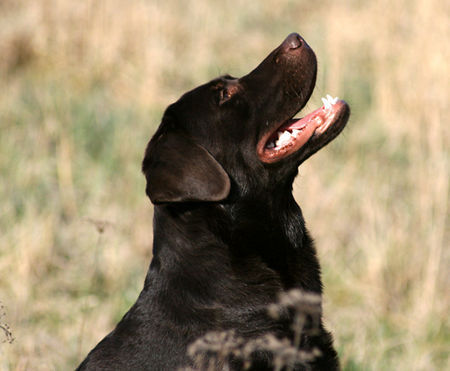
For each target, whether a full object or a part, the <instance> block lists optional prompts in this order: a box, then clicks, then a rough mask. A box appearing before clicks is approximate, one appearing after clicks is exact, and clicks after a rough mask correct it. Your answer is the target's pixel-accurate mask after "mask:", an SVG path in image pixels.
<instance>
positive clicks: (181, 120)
mask: <svg viewBox="0 0 450 371" xmlns="http://www.w3.org/2000/svg"><path fill="white" fill-rule="evenodd" d="M316 72H317V62H316V57H315V55H314V52H313V51H312V49H311V48H310V47H309V46H308V44H307V43H306V42H305V41H304V40H303V39H302V38H301V37H300V36H299V35H298V34H291V35H289V36H288V37H287V38H286V39H285V40H284V41H283V43H282V44H281V45H280V46H279V47H278V48H276V49H275V50H274V51H273V52H272V53H270V54H269V56H268V57H267V58H266V59H265V60H264V61H263V62H262V63H261V64H260V65H259V66H258V67H257V68H256V69H255V70H253V71H252V72H251V73H249V74H248V75H246V76H244V77H241V78H239V79H238V78H234V77H231V76H228V75H227V76H222V77H219V78H217V79H215V80H212V81H210V82H209V83H207V84H205V85H201V86H199V87H198V88H196V89H194V90H191V91H189V92H188V93H186V94H184V95H183V96H182V97H181V98H180V99H179V100H178V101H177V102H175V103H173V104H172V105H170V106H169V107H168V108H167V110H166V112H165V113H164V117H163V119H162V122H161V125H160V127H159V128H158V130H157V132H156V133H155V135H154V136H153V138H152V139H151V141H150V143H149V145H148V147H147V150H146V153H145V158H144V162H143V172H144V174H145V176H146V178H147V194H148V195H149V197H150V199H151V201H152V202H153V203H156V204H157V203H165V202H197V201H222V200H225V199H227V198H228V197H236V196H238V197H241V198H242V197H246V196H249V197H251V196H252V195H253V196H254V195H258V194H260V193H261V192H264V194H267V192H280V191H283V190H284V189H286V188H287V189H289V191H290V188H291V185H292V182H293V180H294V177H295V175H296V174H297V168H298V166H299V165H300V164H301V163H302V162H303V161H305V160H306V159H307V158H308V157H309V156H311V155H312V154H313V153H315V152H316V151H318V150H319V149H320V148H322V147H323V146H325V145H326V144H327V143H329V142H330V141H331V140H332V139H334V138H335V137H336V136H337V135H338V134H339V133H340V131H341V130H342V129H343V128H344V126H345V124H346V122H347V120H348V117H349V114H350V110H349V107H348V105H347V104H346V103H345V102H344V101H342V100H337V98H335V99H333V98H331V97H329V96H328V97H327V99H324V106H323V107H320V108H319V109H317V110H315V111H314V112H312V113H310V114H308V115H307V116H305V117H303V118H302V119H294V118H293V117H294V115H295V114H296V113H297V112H298V111H299V110H300V109H302V108H303V107H304V105H305V104H306V103H307V101H308V99H309V97H310V96H311V94H312V91H313V89H314V85H315V80H316Z"/></svg>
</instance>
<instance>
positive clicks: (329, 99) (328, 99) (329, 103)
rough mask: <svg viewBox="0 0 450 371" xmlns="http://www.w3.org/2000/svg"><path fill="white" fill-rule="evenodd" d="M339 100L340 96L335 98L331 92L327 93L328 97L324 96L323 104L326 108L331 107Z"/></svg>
mask: <svg viewBox="0 0 450 371" xmlns="http://www.w3.org/2000/svg"><path fill="white" fill-rule="evenodd" d="M338 100H339V98H338V97H336V98H333V97H332V96H331V95H330V94H327V97H326V98H322V102H323V106H324V107H325V109H330V108H331V106H332V105H333V104H335V103H336V102H337V101H338Z"/></svg>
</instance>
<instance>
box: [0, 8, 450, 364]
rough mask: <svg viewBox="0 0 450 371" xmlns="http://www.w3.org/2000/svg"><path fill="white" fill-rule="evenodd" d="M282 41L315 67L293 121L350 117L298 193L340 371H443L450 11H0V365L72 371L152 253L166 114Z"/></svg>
mask: <svg viewBox="0 0 450 371" xmlns="http://www.w3.org/2000/svg"><path fill="white" fill-rule="evenodd" d="M292 31H297V32H299V33H300V34H301V35H302V36H303V37H304V38H305V39H306V40H307V42H308V43H309V44H310V45H311V47H312V48H313V49H314V50H315V52H316V54H317V57H318V61H319V73H318V82H317V88H316V90H315V93H314V95H313V97H312V99H311V101H310V103H309V104H308V105H307V107H305V112H310V111H312V110H313V109H315V108H317V107H319V106H320V105H321V101H320V98H321V97H322V96H324V95H326V94H328V93H329V94H331V95H333V96H339V97H341V98H343V99H345V100H347V101H348V102H349V103H350V106H351V107H352V117H351V119H350V122H349V124H348V126H347V128H346V129H345V131H344V133H343V134H342V135H341V136H340V137H339V138H337V140H335V141H334V142H333V143H331V144H330V145H329V146H327V147H326V148H325V149H323V150H322V151H321V152H319V153H318V154H316V155H315V156H313V157H312V158H311V159H310V160H308V161H307V162H306V163H305V164H304V165H302V167H301V168H300V176H299V177H298V178H297V180H296V183H295V184H294V193H295V196H296V199H297V200H298V202H299V204H300V205H301V206H302V209H303V212H304V215H305V218H306V220H307V223H308V227H309V229H310V231H311V233H312V235H313V236H314V237H315V239H316V243H317V249H318V254H319V256H320V259H321V263H322V267H323V278H324V285H325V294H324V301H325V304H324V306H325V307H324V310H325V318H326V323H327V327H328V328H329V329H331V330H332V332H333V333H334V336H335V342H336V347H337V348H338V351H339V354H340V357H341V362H342V366H343V369H344V370H445V369H449V368H448V367H449V359H448V357H449V349H450V326H449V311H448V310H449V301H450V293H449V289H448V287H449V281H448V279H449V276H448V272H449V271H448V266H449V245H450V243H449V240H450V238H449V237H450V228H449V212H448V211H449V175H450V164H449V162H450V155H449V148H450V133H449V130H450V125H449V119H450V117H449V113H450V109H449V103H448V100H449V96H450V81H449V79H450V73H449V72H450V71H449V60H450V43H449V42H448V37H449V35H450V3H448V2H444V1H440V0H408V1H406V0H395V1H393V0H379V1H362V0H359V1H357V0H350V1H348V0H347V1H343V0H342V1H339V0H336V1H331V0H330V1H328V0H323V1H322V0H320V1H314V2H313V1H292V0H276V1H275V0H260V1H252V2H249V1H243V0H241V1H229V2H227V1H210V0H208V1H207V0H196V1H195V2H194V1H191V2H188V1H179V0H178V1H177V0H164V1H157V0H154V1H151V0H148V1H144V0H135V1H125V0H108V1H106V0H85V1H69V0H34V1H25V0H1V1H0V176H1V178H0V179H1V182H0V302H1V304H2V308H3V309H2V310H1V311H0V341H1V343H0V369H1V370H66V369H71V368H74V367H75V366H76V365H77V364H78V362H79V361H80V360H81V359H82V358H83V357H84V356H85V355H86V353H87V352H88V351H89V350H90V349H91V348H92V347H93V346H94V345H95V344H96V343H97V342H98V341H99V340H100V339H101V338H102V337H103V336H104V335H106V334H107V333H108V332H109V331H110V330H111V329H112V328H113V326H114V325H115V323H116V322H117V321H118V320H119V319H120V318H121V317H122V315H123V314H124V313H125V312H126V310H127V309H128V308H129V307H130V306H131V305H132V304H133V303H134V301H135V300H136V298H137V295H138V293H139V292H140V290H141V288H142V286H143V281H144V277H145V273H146V270H147V268H148V265H149V262H150V259H151V246H152V226H151V223H152V206H151V204H150V202H149V200H148V199H147V197H146V196H145V192H144V189H145V182H144V177H143V176H142V175H141V173H140V163H141V160H142V157H143V152H144V149H145V146H146V143H147V141H148V140H149V138H150V137H151V135H152V133H153V132H154V130H155V128H156V127H157V125H158V124H159V120H160V118H161V115H162V112H163V110H164V108H165V107H166V106H167V105H168V104H170V103H171V102H173V101H175V100H176V99H177V98H178V97H179V96H180V95H181V94H182V93H184V92H185V91H186V90H188V89H191V88H193V87H195V86H197V85H199V84H201V83H204V82H206V81H208V80H210V79H212V78H214V77H216V76H217V75H220V74H224V73H230V74H232V75H235V76H240V75H242V74H245V73H247V72H249V71H250V70H251V69H253V68H254V67H255V66H256V65H257V64H258V63H259V62H260V61H261V60H262V59H263V58H264V57H265V56H266V55H267V54H268V53H269V52H270V51H271V50H272V49H274V48H275V47H276V46H277V45H278V44H279V43H281V41H282V40H283V39H284V38H285V37H286V36H287V35H288V34H289V33H290V32H292ZM262 88H263V87H262ZM7 326H9V330H8V327H7ZM9 331H10V332H11V333H12V335H11V334H10V333H9Z"/></svg>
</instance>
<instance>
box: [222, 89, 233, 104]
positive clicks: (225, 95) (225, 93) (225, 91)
mask: <svg viewBox="0 0 450 371" xmlns="http://www.w3.org/2000/svg"><path fill="white" fill-rule="evenodd" d="M231 96H232V94H231V92H230V91H229V90H228V89H227V88H223V89H221V90H220V92H219V106H220V105H222V104H223V103H225V102H226V101H227V100H228V99H230V98H231Z"/></svg>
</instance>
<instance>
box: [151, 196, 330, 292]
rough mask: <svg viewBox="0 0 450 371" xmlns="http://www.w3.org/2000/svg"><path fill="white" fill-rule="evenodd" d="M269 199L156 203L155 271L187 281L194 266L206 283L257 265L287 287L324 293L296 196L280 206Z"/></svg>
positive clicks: (240, 272)
mask: <svg viewBox="0 0 450 371" xmlns="http://www.w3.org/2000/svg"><path fill="white" fill-rule="evenodd" d="M267 200H268V201H265V202H263V201H261V200H255V201H252V200H247V201H245V202H242V203H233V204H232V205H228V204H219V203H217V204H214V203H210V204H206V203H204V204H201V203H198V204H190V205H189V204H185V205H173V204H167V205H160V206H155V215H154V246H153V262H152V266H151V269H152V268H153V269H154V270H158V271H159V270H161V271H163V272H165V273H168V274H170V275H171V276H178V278H179V279H189V274H190V273H189V272H190V270H191V269H193V270H195V274H192V276H193V277H196V278H197V279H199V280H202V278H200V277H202V276H203V279H205V280H206V281H208V280H210V279H211V273H212V272H221V271H223V270H232V271H233V272H232V273H233V274H232V275H231V276H233V275H234V276H235V275H236V274H238V275H239V274H242V275H243V276H245V275H246V270H248V269H251V270H252V271H254V270H258V269H259V270H261V272H264V274H266V273H267V272H269V271H270V272H271V274H273V276H274V277H275V276H276V277H278V280H279V285H280V286H281V287H283V288H284V289H287V288H291V287H301V288H304V289H306V290H308V291H315V292H320V291H321V284H320V277H319V275H320V274H319V265H318V263H317V259H316V256H315V249H314V246H313V243H312V240H311V238H310V237H309V234H308V232H307V230H306V228H305V225H304V221H303V217H302V214H301V210H300V208H299V207H298V205H297V204H296V202H295V201H294V199H293V198H292V196H291V197H287V198H285V199H284V200H282V202H279V203H278V204H276V203H274V201H273V199H269V198H268V199H267ZM248 203H252V204H251V205H248ZM249 206H251V207H249ZM249 210H251V212H252V215H249V214H248V213H249ZM288 220H289V222H288ZM267 226H270V228H267ZM286 226H289V228H287V227H286ZM280 241H281V242H280ZM199 257H200V258H201V259H199ZM303 262H305V264H306V263H307V264H310V265H311V263H312V265H313V266H316V269H315V270H314V269H313V270H311V269H309V270H306V269H305V272H306V271H308V272H311V271H313V274H312V276H311V273H308V276H305V275H304V274H303V272H302V271H301V270H300V271H299V269H298V267H299V266H300V267H301V265H302V264H303ZM193 264H196V265H197V266H193ZM199 264H200V265H201V266H198V265H199ZM291 267H292V268H291ZM149 273H150V272H149ZM182 277H184V278H182ZM241 278H242V279H245V277H241Z"/></svg>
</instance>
